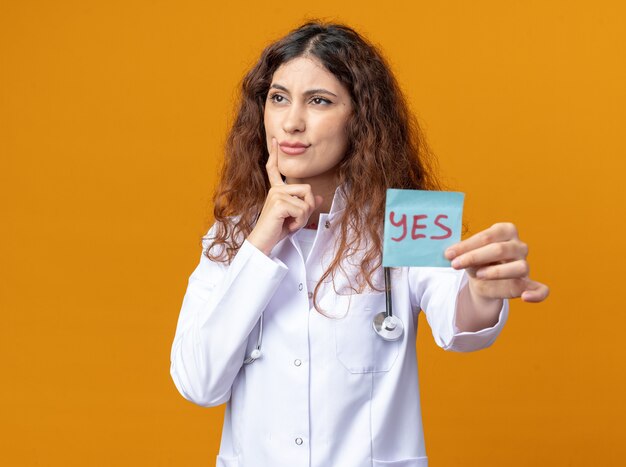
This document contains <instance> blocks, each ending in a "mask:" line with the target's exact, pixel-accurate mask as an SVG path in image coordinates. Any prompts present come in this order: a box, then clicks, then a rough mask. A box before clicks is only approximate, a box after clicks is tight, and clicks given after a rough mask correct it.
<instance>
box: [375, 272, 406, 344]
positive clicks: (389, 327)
mask: <svg viewBox="0 0 626 467" xmlns="http://www.w3.org/2000/svg"><path fill="white" fill-rule="evenodd" d="M384 270H385V311H383V312H382V313H378V314H377V315H376V316H374V321H372V325H373V326H374V331H376V334H378V335H379V336H380V337H382V338H383V339H385V340H386V341H397V340H398V339H400V337H402V333H403V332H404V325H403V324H402V320H400V318H398V317H397V316H393V311H392V309H391V308H392V307H391V273H390V270H389V268H388V267H386V268H384Z"/></svg>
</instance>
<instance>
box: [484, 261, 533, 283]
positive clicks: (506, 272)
mask: <svg viewBox="0 0 626 467" xmlns="http://www.w3.org/2000/svg"><path fill="white" fill-rule="evenodd" d="M528 273H529V268H528V263H527V262H526V260H523V259H520V260H517V261H511V262H510V263H505V264H498V265H493V266H486V267H482V268H480V269H478V270H476V277H477V278H479V279H485V280H497V279H520V278H523V277H528Z"/></svg>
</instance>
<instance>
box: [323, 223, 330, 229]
mask: <svg viewBox="0 0 626 467" xmlns="http://www.w3.org/2000/svg"><path fill="white" fill-rule="evenodd" d="M324 227H326V228H327V229H330V222H328V221H326V222H324Z"/></svg>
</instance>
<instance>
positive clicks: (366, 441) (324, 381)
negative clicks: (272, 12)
mask: <svg viewBox="0 0 626 467" xmlns="http://www.w3.org/2000/svg"><path fill="white" fill-rule="evenodd" d="M428 161H429V159H428V150H427V148H426V145H425V144H424V141H423V138H422V136H421V134H420V132H419V127H418V126H417V124H416V122H415V119H414V118H413V117H412V116H411V115H410V113H409V111H408V109H407V106H406V103H405V101H404V98H403V96H402V94H401V92H400V90H399V88H398V85H397V83H396V81H395V79H394V77H393V75H392V73H391V71H390V70H389V67H388V66H387V64H386V62H385V61H384V59H383V58H382V57H381V55H380V53H379V52H378V51H377V50H376V48H375V47H373V46H372V45H371V44H369V43H368V42H367V41H366V40H365V39H364V38H362V37H361V36H359V35H358V34H357V33H356V32H355V31H354V30H352V29H350V28H348V27H346V26H343V25H336V24H321V23H307V24H304V25H303V26H301V27H300V28H298V29H296V30H294V31H292V32H291V33H290V34H288V35H287V36H286V37H284V38H283V39H281V40H279V41H278V42H276V43H274V44H272V45H270V46H269V47H267V48H266V49H265V50H264V51H263V53H262V55H261V58H260V59H259V61H258V63H257V64H256V65H255V66H254V67H253V68H252V70H251V71H250V72H249V73H248V74H247V76H246V77H245V79H244V81H243V87H242V96H241V104H240V108H239V113H238V115H237V118H236V121H235V122H234V124H233V127H232V130H231V132H230V136H229V138H228V141H227V144H226V158H225V165H224V169H223V173H222V175H221V181H220V185H219V187H218V189H217V192H216V194H215V197H214V201H215V221H216V222H215V224H214V225H213V227H212V228H211V229H210V230H209V232H208V234H207V236H206V237H205V238H204V242H203V247H204V248H203V254H202V255H201V257H200V263H199V265H198V267H197V268H196V269H195V271H194V272H193V273H192V274H191V277H190V278H189V285H188V288H187V292H186V294H185V297H184V300H183V305H182V310H181V312H180V318H179V321H178V326H177V329H176V335H175V338H174V342H173V346H172V353H171V375H172V378H173V380H174V383H175V384H176V387H177V388H178V390H179V391H180V393H181V394H182V395H183V396H184V397H185V398H186V399H188V400H190V401H192V402H194V403H196V404H199V405H202V406H207V407H210V406H215V405H219V404H222V403H225V402H226V403H227V406H226V414H225V419H224V426H223V431H222V441H221V447H220V452H219V455H218V458H217V465H218V466H228V467H234V466H245V467H256V466H271V467H279V466H285V467H287V466H288V467H294V466H316V467H317V466H320V467H321V466H326V467H328V466H340V467H351V466H354V467H357V466H358V467H361V466H363V467H364V466H394V467H417V466H419V467H423V466H426V465H427V457H426V450H425V447H424V438H423V430H422V424H421V412H420V399H419V386H418V375H417V365H416V353H415V337H416V331H417V322H418V313H419V311H420V310H423V311H424V312H425V313H426V317H427V320H428V323H429V325H430V327H431V329H432V332H433V336H434V338H435V340H436V342H437V344H438V345H440V346H441V347H443V348H444V349H446V350H454V351H472V350H478V349H482V348H485V347H487V346H489V345H491V344H492V343H493V341H494V340H495V339H496V337H497V335H498V334H499V333H500V331H501V329H502V326H503V325H504V323H505V321H506V318H507V313H508V301H507V299H509V298H515V297H521V298H522V300H525V301H528V302H539V301H542V300H543V299H545V298H546V297H547V295H548V288H547V287H546V286H545V285H543V284H540V283H538V282H535V281H532V280H530V279H529V278H528V264H527V262H526V256H527V254H528V248H527V246H526V245H525V244H524V243H523V242H522V241H521V240H520V239H519V238H518V235H517V231H516V228H515V226H514V225H512V224H510V223H497V224H494V225H493V226H492V227H490V228H489V229H487V230H485V231H482V232H479V233H477V234H475V235H473V236H472V237H470V238H468V239H467V240H465V241H462V242H460V243H458V244H456V245H454V246H452V247H450V248H449V249H448V250H447V251H446V257H447V258H448V259H450V260H452V267H451V268H423V267H422V268H417V267H416V268H394V269H393V271H392V273H391V279H392V302H393V313H394V315H395V316H397V317H398V318H399V319H400V320H401V322H402V323H404V333H403V334H402V336H401V337H400V339H398V340H395V341H388V340H385V339H382V338H381V337H380V336H379V335H378V334H377V333H376V332H375V331H374V328H373V326H372V319H373V318H374V316H375V315H376V314H378V313H380V312H381V311H384V310H385V293H384V281H383V279H382V278H383V274H382V267H381V243H382V240H381V236H382V226H383V217H384V203H385V190H386V189H387V188H408V189H427V190H431V189H437V188H438V185H437V183H436V181H435V179H434V177H433V175H432V174H431V172H429V169H428Z"/></svg>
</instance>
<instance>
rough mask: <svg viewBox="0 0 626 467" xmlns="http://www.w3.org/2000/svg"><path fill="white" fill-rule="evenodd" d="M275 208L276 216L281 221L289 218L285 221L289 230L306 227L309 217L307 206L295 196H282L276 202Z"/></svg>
mask: <svg viewBox="0 0 626 467" xmlns="http://www.w3.org/2000/svg"><path fill="white" fill-rule="evenodd" d="M276 206H277V208H278V209H279V213H278V215H279V216H280V217H282V218H283V219H288V218H291V220H288V221H287V224H288V227H289V230H296V229H299V228H300V227H303V226H304V225H306V223H307V221H308V220H309V216H310V207H309V205H308V204H307V203H306V202H304V201H303V200H301V199H300V198H297V197H295V196H290V195H287V194H283V196H282V197H281V198H280V199H279V200H277V201H276Z"/></svg>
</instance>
